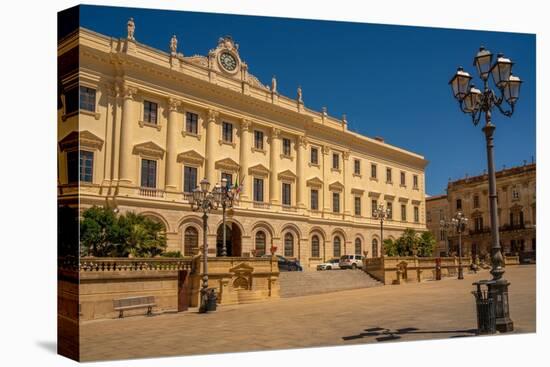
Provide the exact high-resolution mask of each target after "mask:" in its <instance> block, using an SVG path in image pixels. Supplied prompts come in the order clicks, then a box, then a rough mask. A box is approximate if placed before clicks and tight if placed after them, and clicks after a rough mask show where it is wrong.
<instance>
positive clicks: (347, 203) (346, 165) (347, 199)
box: [342, 152, 354, 215]
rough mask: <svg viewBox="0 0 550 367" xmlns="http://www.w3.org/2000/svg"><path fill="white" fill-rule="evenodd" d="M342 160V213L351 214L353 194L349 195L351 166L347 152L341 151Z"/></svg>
mask: <svg viewBox="0 0 550 367" xmlns="http://www.w3.org/2000/svg"><path fill="white" fill-rule="evenodd" d="M342 160H343V162H342V163H343V165H342V166H343V169H344V171H343V172H342V173H343V176H344V182H343V184H344V190H343V191H342V194H343V195H344V197H343V198H342V203H343V204H344V215H351V213H352V210H353V209H352V208H353V206H354V205H353V195H351V187H350V185H351V177H350V176H351V168H350V159H349V152H343V153H342Z"/></svg>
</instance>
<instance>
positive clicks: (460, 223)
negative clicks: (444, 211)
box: [451, 212, 468, 280]
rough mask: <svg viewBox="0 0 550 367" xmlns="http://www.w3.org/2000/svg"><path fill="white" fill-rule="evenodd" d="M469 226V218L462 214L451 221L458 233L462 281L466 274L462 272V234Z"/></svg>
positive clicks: (459, 274) (459, 268)
mask: <svg viewBox="0 0 550 367" xmlns="http://www.w3.org/2000/svg"><path fill="white" fill-rule="evenodd" d="M467 224H468V218H466V217H465V216H464V213H462V212H457V213H456V214H455V216H454V217H453V218H452V219H451V225H452V226H453V227H454V228H455V229H456V231H457V233H458V279H461V280H462V279H464V272H463V270H462V232H463V231H464V230H465V229H466V225H467Z"/></svg>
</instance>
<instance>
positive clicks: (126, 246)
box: [80, 206, 166, 257]
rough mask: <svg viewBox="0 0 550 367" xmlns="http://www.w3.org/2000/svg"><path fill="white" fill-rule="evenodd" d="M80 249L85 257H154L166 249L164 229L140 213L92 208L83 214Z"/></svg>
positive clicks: (160, 224) (161, 225)
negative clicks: (116, 212) (124, 212)
mask: <svg viewBox="0 0 550 367" xmlns="http://www.w3.org/2000/svg"><path fill="white" fill-rule="evenodd" d="M80 249H81V254H82V256H98V257H103V256H109V257H128V256H129V255H131V256H134V257H153V256H157V255H160V254H161V253H162V252H163V251H164V250H165V249H166V237H165V228H164V225H163V224H162V223H159V222H157V221H154V220H152V219H150V218H148V217H146V216H144V215H141V214H135V213H132V212H128V213H126V214H122V215H116V214H115V212H114V211H113V210H112V209H110V208H103V207H97V206H93V207H91V208H89V209H87V210H85V211H84V212H83V213H82V220H81V221H80Z"/></svg>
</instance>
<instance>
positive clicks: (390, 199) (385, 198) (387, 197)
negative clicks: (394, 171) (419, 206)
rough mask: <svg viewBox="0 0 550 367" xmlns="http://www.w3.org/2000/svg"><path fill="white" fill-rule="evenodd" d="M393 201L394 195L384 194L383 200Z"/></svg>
mask: <svg viewBox="0 0 550 367" xmlns="http://www.w3.org/2000/svg"><path fill="white" fill-rule="evenodd" d="M394 199H395V195H389V194H384V200H387V201H393V200H394Z"/></svg>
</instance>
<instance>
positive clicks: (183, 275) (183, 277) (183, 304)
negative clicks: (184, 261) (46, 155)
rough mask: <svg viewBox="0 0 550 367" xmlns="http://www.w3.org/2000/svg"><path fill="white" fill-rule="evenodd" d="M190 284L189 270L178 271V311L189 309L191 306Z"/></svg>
mask: <svg viewBox="0 0 550 367" xmlns="http://www.w3.org/2000/svg"><path fill="white" fill-rule="evenodd" d="M188 284H189V277H188V276H187V270H180V271H178V312H182V311H187V308H188V307H189V293H188Z"/></svg>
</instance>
